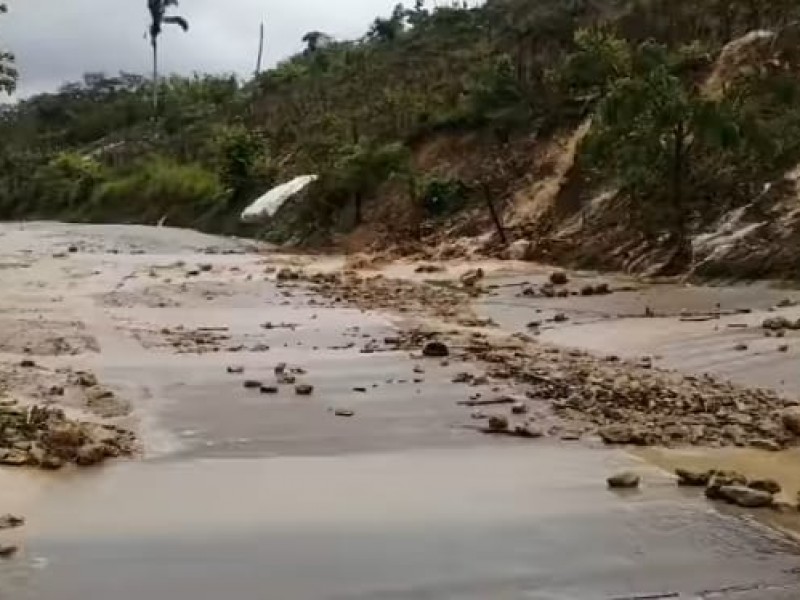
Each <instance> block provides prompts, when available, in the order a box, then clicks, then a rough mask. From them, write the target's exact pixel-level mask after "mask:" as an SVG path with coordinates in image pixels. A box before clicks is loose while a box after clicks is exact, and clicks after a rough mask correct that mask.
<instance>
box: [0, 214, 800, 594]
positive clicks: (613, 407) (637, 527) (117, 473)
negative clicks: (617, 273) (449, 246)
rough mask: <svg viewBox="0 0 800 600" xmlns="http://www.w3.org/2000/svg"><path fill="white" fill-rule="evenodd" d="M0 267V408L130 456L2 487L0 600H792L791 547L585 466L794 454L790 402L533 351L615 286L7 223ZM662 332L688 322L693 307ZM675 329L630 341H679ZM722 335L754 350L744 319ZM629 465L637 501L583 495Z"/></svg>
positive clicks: (739, 522)
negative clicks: (743, 334)
mask: <svg viewBox="0 0 800 600" xmlns="http://www.w3.org/2000/svg"><path fill="white" fill-rule="evenodd" d="M256 250H258V251H256ZM0 264H2V265H3V267H2V268H3V276H4V279H3V281H4V284H5V289H4V293H3V295H2V298H1V302H0V314H1V315H2V319H3V322H4V323H5V324H6V325H5V326H4V329H3V331H4V334H5V335H4V336H3V340H2V341H0V343H2V344H3V345H4V346H3V348H2V350H3V354H2V357H1V358H2V364H4V365H6V366H7V370H8V371H7V372H14V373H17V375H15V377H14V378H6V380H5V382H6V388H7V389H6V392H7V394H8V395H9V396H14V399H15V400H20V401H21V402H22V403H23V404H24V403H26V402H28V400H27V399H26V395H28V394H42V395H43V396H42V397H37V398H35V400H36V401H37V402H39V403H40V404H47V405H49V406H51V407H53V408H63V409H64V410H65V418H70V419H73V420H78V421H82V422H92V423H95V424H96V425H92V427H98V426H99V427H101V428H104V429H105V428H107V427H113V428H114V430H113V431H115V432H119V431H121V430H124V431H133V432H135V433H136V435H137V441H136V444H135V446H136V454H135V458H133V459H130V458H127V459H126V458H120V459H117V460H114V461H112V462H110V463H107V464H106V465H104V466H102V467H98V468H92V469H88V470H87V469H78V468H77V467H74V466H71V465H67V466H65V467H64V468H63V469H61V470H60V471H58V472H56V473H49V472H43V471H40V470H36V469H32V468H30V469H29V468H27V467H22V468H21V469H11V468H10V467H7V468H4V469H2V470H0V476H1V477H2V478H3V483H4V485H2V486H0V503H2V505H0V512H5V511H6V510H8V511H15V512H16V511H21V512H23V513H24V514H25V516H26V517H27V518H28V522H27V523H26V525H25V527H23V528H21V529H17V530H14V531H13V532H4V533H3V535H4V537H3V538H2V540H4V541H7V542H14V543H18V544H19V545H20V547H21V549H20V552H19V554H18V555H17V556H16V557H15V558H14V559H12V560H11V561H7V562H0V591H3V592H4V593H6V594H8V595H9V597H15V598H31V599H35V600H50V599H55V598H58V599H59V600H64V599H70V598H81V597H114V598H121V599H123V600H126V599H127V598H131V599H133V598H141V597H170V598H173V599H178V600H180V599H183V598H187V599H188V598H192V599H193V600H197V599H198V598H199V599H202V600H204V599H208V600H211V599H212V598H214V599H216V598H218V597H220V596H222V595H226V596H227V597H232V598H236V599H238V598H247V599H249V598H257V597H258V598H260V597H263V595H264V592H265V590H268V591H269V592H270V594H271V595H274V596H275V597H285V598H366V597H369V598H374V597H393V598H394V597H396V598H409V597H420V596H424V597H431V598H449V597H454V596H457V597H461V598H486V597H493V598H519V597H523V596H526V595H528V596H530V595H533V596H534V597H536V596H537V595H538V596H540V597H548V598H629V597H641V596H647V597H659V596H658V595H659V594H660V595H661V596H662V597H709V596H710V595H713V594H716V595H715V596H714V597H720V598H736V599H737V600H739V599H741V598H769V599H773V600H774V599H780V598H791V597H795V596H796V595H797V592H798V590H797V588H796V582H795V581H794V579H795V578H794V577H793V575H792V573H794V569H796V568H797V567H800V563H798V559H797V549H796V546H795V545H794V544H793V542H791V541H789V540H787V539H785V538H783V537H782V536H780V535H779V534H777V533H775V532H774V531H772V530H770V529H767V528H764V527H762V526H760V525H759V524H758V523H756V522H753V521H752V520H747V519H741V518H740V516H739V514H738V513H737V512H735V510H736V509H729V508H728V507H727V506H718V508H719V509H720V512H717V511H709V510H708V508H709V506H710V505H709V504H708V503H707V501H706V500H705V499H704V498H703V497H702V494H697V493H694V492H688V491H687V490H683V489H681V488H678V487H677V486H676V485H675V482H674V480H672V479H671V478H670V477H669V476H668V475H665V473H664V472H663V471H661V470H659V469H657V468H654V467H652V466H648V465H647V464H646V463H643V462H641V461H639V460H637V458H636V457H633V456H631V455H630V454H627V453H625V452H623V451H621V450H619V449H605V448H603V449H602V451H601V450H600V448H601V447H602V446H603V442H602V439H603V438H604V437H605V438H606V439H607V441H613V442H620V443H626V444H629V443H646V444H658V445H666V446H687V445H689V446H694V447H695V448H705V447H707V446H709V445H711V446H728V447H735V446H737V445H741V446H744V447H749V446H753V445H756V446H759V447H764V448H771V449H773V450H777V449H779V448H784V447H793V446H794V445H795V437H794V434H793V433H792V430H791V429H790V428H789V429H787V427H786V421H785V419H784V416H783V413H784V411H785V410H786V409H787V408H792V406H793V400H792V397H791V395H790V394H788V393H779V392H786V390H780V389H778V390H777V391H775V390H767V389H765V390H753V389H750V388H748V387H746V386H741V385H738V386H737V385H731V384H729V383H727V382H726V381H725V380H724V379H723V378H716V377H714V376H709V377H705V376H701V375H694V376H692V377H690V378H687V377H684V376H681V374H680V373H675V372H669V371H667V370H662V369H660V368H659V367H661V366H662V363H661V361H662V360H665V359H662V358H658V356H657V355H656V353H655V352H645V349H640V348H639V347H633V346H632V347H631V352H630V353H626V352H623V351H622V350H613V349H606V348H595V349H594V350H596V352H597V353H596V355H595V354H589V353H587V352H586V351H585V350H581V349H579V348H577V347H576V348H563V347H558V346H555V345H554V344H549V343H547V338H548V336H550V335H555V334H556V333H558V332H563V333H564V334H568V333H569V332H570V331H571V330H572V329H573V328H574V329H575V330H579V329H580V327H581V326H580V325H577V324H576V321H577V322H578V323H580V322H581V318H580V317H579V312H580V311H578V310H575V309H573V308H572V307H571V306H570V305H569V304H568V303H571V302H576V303H577V302H594V303H596V305H595V307H596V308H597V310H596V313H602V309H601V306H602V304H604V303H608V307H609V308H608V309H607V312H609V313H612V312H613V311H614V310H619V311H620V312H625V311H628V310H630V311H636V310H639V308H638V306H637V305H635V302H634V303H632V304H631V302H632V301H631V299H630V298H629V297H628V296H626V295H625V294H633V293H636V292H622V291H618V290H616V288H618V287H622V284H621V283H618V282H615V281H611V280H603V281H600V280H594V279H593V280H591V284H592V285H593V286H594V285H597V284H601V283H604V282H606V283H609V284H610V285H609V287H610V288H611V291H613V292H614V293H612V294H610V295H607V294H605V291H603V295H601V296H595V297H592V298H589V297H586V296H583V297H582V296H568V297H566V298H558V295H557V294H556V293H554V294H553V296H554V297H552V298H551V297H549V295H547V294H544V295H542V294H539V291H541V289H542V288H543V287H545V289H546V286H544V285H543V284H545V283H546V280H547V278H548V277H549V274H550V272H549V270H545V269H536V268H534V269H531V268H530V266H527V267H525V269H526V271H525V272H522V273H520V272H517V273H516V274H515V273H507V272H503V271H502V270H500V271H497V269H498V268H501V269H506V268H507V267H508V266H509V265H508V264H507V263H494V264H487V265H484V267H486V271H487V274H488V276H487V277H484V278H481V277H479V276H477V274H475V273H473V274H472V276H471V277H470V276H468V277H467V278H466V279H462V277H461V276H462V275H463V274H464V273H465V272H466V271H468V270H469V269H470V268H471V266H470V265H465V264H460V265H446V267H447V270H445V271H441V270H440V268H441V267H440V266H438V265H434V266H427V267H423V268H422V269H420V265H416V264H414V265H411V264H394V265H390V266H388V267H387V268H385V269H384V270H383V271H382V272H376V271H370V270H363V269H362V270H360V271H351V270H350V269H349V267H352V266H362V267H363V266H365V265H353V264H352V263H351V264H349V265H346V264H345V261H343V260H342V259H339V258H337V257H327V258H320V257H309V256H282V255H279V254H276V253H273V252H271V251H270V249H268V248H260V249H256V248H253V247H252V246H251V245H250V244H248V243H245V242H240V241H237V240H223V239H220V238H215V237H210V236H203V235H199V234H194V233H192V232H187V231H178V230H171V229H155V228H142V227H126V226H118V227H107V226H97V227H87V226H68V225H57V224H45V223H42V224H26V225H16V224H14V225H4V226H3V227H2V229H0ZM509 275H517V276H520V277H521V278H522V279H525V280H530V281H529V283H526V284H525V285H518V284H519V283H520V281H518V280H513V279H508V278H507V277H508V276H509ZM573 278H574V276H573ZM465 283H466V285H465ZM588 283H589V280H588V279H587V280H586V281H585V282H580V283H579V280H578V279H575V280H574V281H571V282H569V283H568V284H566V286H561V288H564V289H569V290H573V291H577V292H578V293H580V288H581V287H584V285H586V284H588ZM628 283H630V282H628ZM527 287H533V288H534V290H533V295H531V293H530V292H528V293H527V294H523V291H524V290H525V289H526V288H527ZM561 288H558V286H557V290H558V289H561ZM615 290H616V291H615ZM644 292H646V290H644ZM731 293H733V292H731ZM769 293H772V292H769ZM518 294H519V297H517V295H518ZM655 295H656V296H658V294H657V293H656V294H655ZM759 297H760V295H759ZM779 301H780V300H778V299H776V300H770V301H769V302H768V303H766V302H765V301H764V305H763V306H762V305H761V304H759V305H758V306H756V305H755V304H753V306H751V307H750V308H753V309H764V310H766V309H767V308H768V307H769V305H772V304H776V303H778V302H779ZM517 302H521V304H520V305H519V306H515V307H508V308H505V307H503V305H504V303H517ZM560 302H561V303H567V304H564V305H558V304H556V303H560ZM615 302H619V304H617V305H615V304H614V303H615ZM648 302H650V301H649V300H648ZM759 302H762V300H759ZM492 303H494V305H492ZM498 303H499V304H498ZM712 304H714V306H712V307H711V309H710V310H711V311H712V312H713V311H717V312H720V308H721V310H722V311H725V310H726V309H727V308H728V306H727V303H726V302H723V303H722V304H723V306H722V307H716V306H715V304H716V302H713V303H712ZM741 304H747V303H745V302H744V300H743V299H742V302H741ZM615 306H616V308H614V307H615ZM486 307H489V308H488V310H487V308H486ZM620 307H624V308H620ZM680 308H685V311H684V313H683V316H684V317H689V316H697V315H695V314H694V313H702V312H704V311H706V310H707V308H706V302H705V300H704V299H698V300H697V306H694V305H691V306H686V307H683V306H682V307H680ZM680 308H675V310H676V311H677V312H676V313H675V314H674V315H670V316H664V317H659V316H657V314H656V316H652V317H648V318H647V319H648V322H650V323H652V324H653V325H654V326H655V325H658V326H659V327H660V326H664V327H668V326H669V325H668V324H669V323H672V322H674V323H678V325H677V327H680V326H682V324H684V323H687V321H680V318H681V317H680ZM743 308H744V307H743ZM650 309H651V311H653V312H654V313H660V312H661V310H662V309H661V308H660V307H659V306H656V305H655V304H653V305H652V306H650ZM642 310H643V309H642ZM791 310H792V309H791V308H785V309H780V311H791ZM536 311H541V312H538V313H537V312H536ZM689 313H692V315H690V314H689ZM769 314H770V315H772V316H776V315H783V314H784V312H778V313H769ZM786 314H789V313H786ZM516 315H519V316H521V317H524V318H523V321H524V322H520V324H519V325H517V321H516V319H517V316H516ZM718 316H719V319H728V318H730V319H733V318H739V317H738V316H735V315H721V314H720V315H718ZM564 317H565V318H564ZM745 317H746V318H748V319H752V323H751V324H750V325H748V327H749V329H748V335H753V336H754V335H755V333H756V331H758V332H759V334H760V336H761V337H763V336H764V333H763V331H760V323H759V322H758V319H759V318H760V315H758V314H756V313H751V314H749V315H743V317H742V318H745ZM714 318H715V319H716V316H715V317H714ZM787 318H788V317H787ZM504 319H508V320H507V321H506V320H504ZM662 319H663V320H662ZM719 319H717V320H718V321H719ZM534 320H539V321H541V322H540V323H539V324H538V325H536V326H535V327H526V326H527V325H529V324H531V322H532V321H534ZM599 320H600V321H608V325H609V326H611V325H613V322H614V321H616V322H618V324H619V325H620V326H621V328H622V329H621V330H620V331H625V327H627V326H628V325H627V324H628V319H623V320H618V319H616V317H615V318H614V319H610V318H609V319H603V318H601V319H599ZM494 322H496V324H495V323H494ZM724 322H726V321H724V320H723V321H720V323H724ZM694 323H700V324H701V325H708V324H710V323H712V324H713V322H712V321H708V322H706V321H695V322H694ZM722 329H723V330H725V329H727V328H722ZM737 329H738V328H737ZM537 332H538V335H537ZM721 335H722V334H721ZM793 335H795V333H794V332H793V331H788V330H787V331H785V332H784V337H783V338H782V340H784V341H781V343H786V344H791V343H792V339H791V338H792V336H793ZM711 337H712V338H714V339H716V337H715V336H714V335H711ZM761 337H760V338H759V339H761ZM764 339H766V338H764ZM769 339H770V340H771V342H770V343H777V342H778V339H779V338H769ZM541 340H544V341H541ZM553 341H556V340H553ZM558 341H559V342H561V343H565V344H569V345H573V346H580V345H581V344H580V343H579V341H578V337H576V338H575V340H574V341H572V342H570V341H568V340H567V341H565V340H558ZM735 343H739V342H738V341H737V342H735ZM445 350H446V352H445ZM732 352H734V351H732ZM735 352H738V353H739V354H741V353H745V354H746V351H735ZM612 353H616V356H615V357H614V358H612V357H611V356H609V354H612ZM775 353H776V354H778V352H777V350H776V351H775ZM789 354H790V355H791V352H790V353H789ZM645 356H648V357H649V361H648V360H643V359H644V358H645ZM23 360H26V361H33V362H34V365H35V366H34V367H31V366H26V367H23V366H22V361H23ZM26 364H29V363H26ZM665 366H666V365H665ZM32 373H37V374H39V375H43V374H45V375H46V376H47V377H46V378H45V379H48V381H47V383H48V384H49V385H48V386H45V383H44V382H40V383H36V382H35V381H34V380H33V379H31V375H32ZM88 374H91V376H92V377H94V378H95V379H91V378H90V377H89V375H88ZM721 375H724V374H721ZM59 377H61V378H62V379H63V381H62V380H59V379H58V378H59ZM87 384H88V385H87ZM59 385H61V386H63V387H64V391H63V395H62V394H61V393H58V390H55V389H51V388H54V387H57V386H59ZM775 387H777V386H775ZM95 388H99V390H98V391H97V392H92V393H91V394H90V393H89V390H94V389H95ZM698 398H699V400H698ZM700 400H702V402H701V401H700ZM609 428H611V433H613V434H614V436H615V437H614V439H610V438H609V437H608V436H609V431H608V429H609ZM106 430H108V431H111V430H110V429H106ZM748 451H750V450H748ZM758 452H765V451H758ZM790 454H791V452H769V453H767V452H765V454H764V455H765V456H776V457H777V456H785V455H786V456H788V455H790ZM670 460H673V459H672V458H671V459H670ZM692 464H693V463H692ZM687 466H689V465H687ZM630 468H633V469H635V470H636V471H637V472H638V473H640V474H641V475H642V476H643V483H642V488H641V490H639V491H638V492H632V493H629V494H621V495H617V494H612V493H610V492H609V491H608V490H606V489H605V478H606V477H607V476H608V475H610V474H612V473H614V472H616V471H619V470H622V469H630ZM753 470H754V471H757V472H752V473H748V475H752V476H753V477H755V476H759V477H763V476H765V475H764V474H763V473H762V472H761V471H760V470H758V469H753ZM792 490H793V488H792V487H791V486H788V485H787V486H786V489H785V492H786V493H791V492H792ZM790 517H791V515H790ZM343 547H346V548H347V552H346V553H343V552H342V548H343ZM564 555H569V556H571V557H572V560H571V561H570V565H569V568H565V567H564V565H563V560H562V558H559V557H563V556H564ZM767 556H769V557H770V560H769V561H765V560H764V558H765V557H767Z"/></svg>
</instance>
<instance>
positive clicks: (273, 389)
mask: <svg viewBox="0 0 800 600" xmlns="http://www.w3.org/2000/svg"><path fill="white" fill-rule="evenodd" d="M259 391H260V392H261V393H262V394H277V393H278V392H279V390H278V386H275V385H262V386H261V387H260V388H259Z"/></svg>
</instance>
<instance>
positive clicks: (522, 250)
mask: <svg viewBox="0 0 800 600" xmlns="http://www.w3.org/2000/svg"><path fill="white" fill-rule="evenodd" d="M532 254H533V243H532V242H530V241H528V240H517V241H516V242H514V243H512V244H511V245H510V246H509V247H508V258H509V259H511V260H530V259H531V256H532Z"/></svg>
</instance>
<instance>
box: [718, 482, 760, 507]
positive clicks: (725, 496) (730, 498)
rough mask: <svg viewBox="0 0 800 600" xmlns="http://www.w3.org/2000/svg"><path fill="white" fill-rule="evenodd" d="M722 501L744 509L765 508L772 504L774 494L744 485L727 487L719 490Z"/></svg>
mask: <svg viewBox="0 0 800 600" xmlns="http://www.w3.org/2000/svg"><path fill="white" fill-rule="evenodd" d="M719 496H720V499H722V500H725V501H727V502H730V503H731V504H735V505H736V506H741V507H743V508H764V507H767V506H770V505H771V504H772V501H773V498H772V494H770V493H769V492H763V491H760V490H754V489H752V488H749V487H746V486H742V485H726V486H722V487H721V488H720V489H719Z"/></svg>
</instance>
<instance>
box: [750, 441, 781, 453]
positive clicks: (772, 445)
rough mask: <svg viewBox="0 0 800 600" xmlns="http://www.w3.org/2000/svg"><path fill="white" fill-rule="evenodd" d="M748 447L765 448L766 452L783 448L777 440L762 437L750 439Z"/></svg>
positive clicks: (778, 450)
mask: <svg viewBox="0 0 800 600" xmlns="http://www.w3.org/2000/svg"><path fill="white" fill-rule="evenodd" d="M750 447H751V448H756V449H757V450H766V451H767V452H780V451H781V450H783V447H782V446H781V445H780V444H779V443H778V442H774V441H772V440H764V439H755V440H750Z"/></svg>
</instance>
